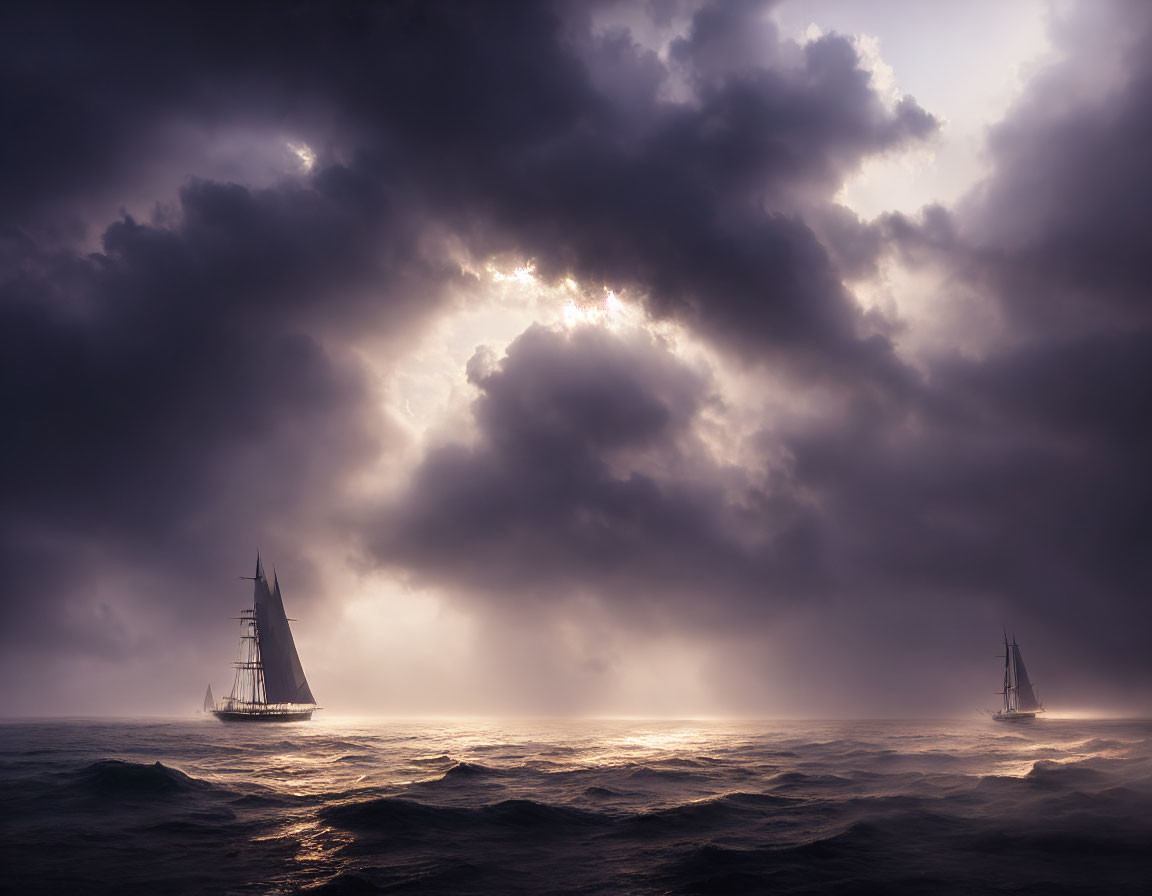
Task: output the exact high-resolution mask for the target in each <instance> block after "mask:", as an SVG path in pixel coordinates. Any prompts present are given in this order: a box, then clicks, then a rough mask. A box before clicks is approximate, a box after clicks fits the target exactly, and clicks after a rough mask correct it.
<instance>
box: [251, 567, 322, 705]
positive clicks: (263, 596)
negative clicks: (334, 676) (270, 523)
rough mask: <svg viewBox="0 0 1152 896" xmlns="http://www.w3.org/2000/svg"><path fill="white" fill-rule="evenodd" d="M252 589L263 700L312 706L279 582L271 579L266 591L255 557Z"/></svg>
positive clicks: (266, 581) (310, 695) (263, 578)
mask: <svg viewBox="0 0 1152 896" xmlns="http://www.w3.org/2000/svg"><path fill="white" fill-rule="evenodd" d="M255 586H256V588H255V596H254V602H255V606H256V631H257V636H258V638H259V642H260V660H261V664H262V665H263V669H264V692H265V698H266V699H267V701H268V702H269V703H315V702H316V699H315V698H314V697H313V696H312V689H311V688H309V687H308V679H307V677H305V675H304V667H303V666H302V665H301V664H300V655H299V654H298V653H297V652H296V643H295V642H294V641H293V640H292V629H291V628H290V627H289V625H288V614H287V613H285V612H284V598H283V597H281V596H280V582H279V581H276V580H274V587H273V589H272V590H271V591H269V590H268V580H267V579H266V578H265V577H264V569H263V567H262V566H261V565H260V558H259V557H257V558H256V583H255Z"/></svg>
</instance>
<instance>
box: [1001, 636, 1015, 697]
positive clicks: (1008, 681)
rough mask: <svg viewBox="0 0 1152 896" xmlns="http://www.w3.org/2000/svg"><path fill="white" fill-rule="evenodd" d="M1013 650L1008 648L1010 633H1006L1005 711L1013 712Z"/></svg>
mask: <svg viewBox="0 0 1152 896" xmlns="http://www.w3.org/2000/svg"><path fill="white" fill-rule="evenodd" d="M1012 690H1013V686H1012V652H1011V651H1010V650H1009V649H1008V633H1007V632H1005V633H1004V692H1003V693H1004V712H1012V710H1013V708H1014V707H1013V706H1012V702H1013V701H1012Z"/></svg>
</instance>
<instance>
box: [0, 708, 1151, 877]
mask: <svg viewBox="0 0 1152 896" xmlns="http://www.w3.org/2000/svg"><path fill="white" fill-rule="evenodd" d="M0 785H2V789H3V797H2V799H0V867H3V869H4V871H3V872H2V873H0V891H3V892H13V893H30V894H36V893H94V894H104V893H178V894H179V893H189V894H192V893H197V894H199V893H314V894H361V893H369V894H370V893H428V894H437V893H444V894H514V893H556V894H600V893H604V894H616V893H621V894H624V893H630V894H737V893H809V894H815V893H843V894H848V893H874V892H883V893H897V894H900V893H916V894H937V893H1034V894H1070V893H1149V892H1152V722H1149V721H1142V720H1110V721H1082V720H1061V719H1041V720H1037V721H1036V722H1035V723H1031V724H1018V725H1014V726H1012V727H1010V728H1009V727H1006V726H1000V725H996V724H994V723H992V722H990V721H983V720H974V721H971V722H907V721H894V722H818V723H802V722H788V723H779V722H738V723H737V722H732V723H724V722H675V721H666V722H634V723H632V722H571V721H566V722H539V721H533V722H524V723H505V722H501V723H487V724H483V723H476V722H467V723H464V722H461V723H457V722H396V721H374V722H366V721H350V720H349V721H339V720H337V721H331V720H329V721H325V720H317V721H314V722H312V723H297V724H289V725H224V724H221V723H219V722H217V721H215V720H213V719H204V720H199V719H198V720H193V721H165V722H155V721H139V722H136V721H124V722H109V721H82V720H69V721H52V722H46V721H26V722H21V721H13V722H5V723H0Z"/></svg>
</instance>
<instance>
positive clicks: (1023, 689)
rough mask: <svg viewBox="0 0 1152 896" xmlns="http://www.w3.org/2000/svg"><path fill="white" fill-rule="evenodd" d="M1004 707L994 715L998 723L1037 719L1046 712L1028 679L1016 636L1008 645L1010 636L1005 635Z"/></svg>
mask: <svg viewBox="0 0 1152 896" xmlns="http://www.w3.org/2000/svg"><path fill="white" fill-rule="evenodd" d="M1002 694H1003V696H1004V706H1003V708H1002V709H1000V710H999V711H997V712H994V713H992V718H993V719H995V720H996V721H997V722H1017V721H1023V720H1026V719H1034V718H1036V713H1038V712H1044V707H1043V706H1041V705H1040V700H1039V699H1038V698H1037V696H1036V692H1035V690H1034V689H1033V687H1032V682H1031V681H1030V680H1029V679H1028V670H1027V669H1025V668H1024V658H1023V657H1022V656H1021V655H1020V645H1019V644H1017V643H1016V636H1015V635H1013V636H1012V643H1011V644H1009V643H1008V634H1007V632H1005V634H1004V687H1003V689H1002Z"/></svg>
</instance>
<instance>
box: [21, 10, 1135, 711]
mask: <svg viewBox="0 0 1152 896" xmlns="http://www.w3.org/2000/svg"><path fill="white" fill-rule="evenodd" d="M1150 96H1152V6H1150V5H1148V4H1145V3H1139V2H1131V3H1119V2H1095V0H1093V2H1079V3H1077V2H1054V3H1044V2H1025V0H1020V2H1017V3H1013V4H1002V3H999V2H968V3H965V4H956V5H951V6H949V5H945V4H924V3H918V2H913V0H888V2H880V0H878V2H874V3H855V2H853V3H849V2H846V0H810V2H809V0H783V2H779V3H762V2H748V0H730V2H716V3H709V2H688V0H666V2H662V0H633V2H621V3H610V2H594V3H586V2H575V0H573V2H562V0H556V2H540V3H501V4H479V3H468V2H460V3H446V2H377V3H332V2H323V3H321V2H291V3H279V2H277V3H271V2H269V3H249V4H243V5H236V6H231V7H228V8H223V7H220V8H214V7H211V6H206V5H204V4H191V3H190V4H141V5H139V6H132V5H128V4H118V5H112V6H105V5H99V4H87V3H53V2H37V3H35V4H33V3H9V4H5V5H4V8H3V11H2V12H0V110H2V121H3V139H0V399H2V402H3V408H4V419H5V423H4V426H3V437H2V438H0V573H2V575H0V614H2V617H0V671H2V673H3V675H4V680H5V683H6V686H5V688H4V689H3V690H2V691H0V713H4V714H8V715H21V714H38V713H52V714H101V713H112V714H121V715H124V714H134V713H183V712H187V711H191V710H192V709H194V708H195V707H196V706H197V705H198V702H199V698H200V695H201V694H202V692H203V687H204V684H205V683H206V682H208V681H211V682H212V683H213V687H214V690H215V691H216V692H217V693H218V694H220V693H226V692H227V689H228V685H229V683H230V681H231V675H230V669H229V666H228V664H229V662H231V660H232V659H233V658H234V653H235V649H236V637H237V634H238V632H237V630H236V629H235V628H234V626H235V623H234V622H232V621H229V617H231V616H235V615H236V611H237V610H239V609H240V608H242V607H243V606H244V605H245V604H246V603H249V602H250V600H251V594H250V586H248V585H246V583H244V582H241V581H239V580H238V579H237V578H236V577H237V576H240V575H250V574H251V568H252V566H253V564H254V560H255V554H256V551H257V549H259V550H260V551H261V552H262V554H263V556H264V558H265V561H266V564H267V565H268V567H269V568H272V567H275V569H276V571H277V572H278V573H279V574H280V577H281V579H282V584H283V591H284V595H285V600H286V602H287V604H288V609H289V614H290V615H291V616H292V617H293V618H295V619H297V620H298V621H297V622H296V623H295V626H294V627H295V630H296V638H297V643H298V645H299V648H300V653H301V656H302V658H303V661H304V666H305V669H306V670H307V672H308V674H309V677H310V679H311V682H312V689H313V691H314V692H315V693H316V695H317V697H318V699H319V701H320V703H321V704H322V705H324V706H325V707H327V708H329V710H330V711H331V712H334V713H337V714H340V713H381V714H436V713H457V714H458V713H466V714H482V713H489V712H511V713H522V712H523V713H609V714H624V715H630V714H641V715H670V714H671V715H679V714H693V715H700V714H705V715H726V714H742V715H764V716H772V715H781V716H800V717H817V716H843V715H948V714H964V713H971V712H973V711H974V710H975V709H977V708H979V707H988V706H993V705H995V704H996V702H997V700H998V696H997V695H996V694H995V693H994V691H995V690H996V688H997V687H998V678H999V669H998V666H997V659H996V655H997V645H998V641H999V639H1000V637H1001V628H1002V626H1003V627H1007V629H1008V631H1009V633H1013V632H1014V633H1015V635H1016V636H1017V638H1018V639H1019V641H1020V642H1021V644H1022V645H1023V646H1024V655H1025V657H1026V658H1027V660H1028V663H1029V669H1030V672H1031V676H1032V679H1033V680H1034V681H1035V682H1038V683H1039V686H1040V690H1041V696H1042V698H1043V699H1044V700H1045V702H1046V703H1047V704H1048V706H1049V708H1050V709H1051V710H1053V711H1054V712H1060V711H1082V710H1092V709H1095V710H1107V711H1112V712H1125V711H1128V712H1137V711H1147V710H1148V709H1150V708H1152V700H1150V698H1149V697H1148V694H1149V693H1152V661H1149V659H1148V633H1149V632H1150V631H1152V604H1150V599H1152V550H1150V548H1152V476H1149V473H1148V464H1149V459H1150V458H1152V304H1150V298H1152V211H1150V209H1152V166H1149V163H1148V158H1149V150H1148V147H1149V146H1150V145H1152V102H1149V97H1150Z"/></svg>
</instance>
